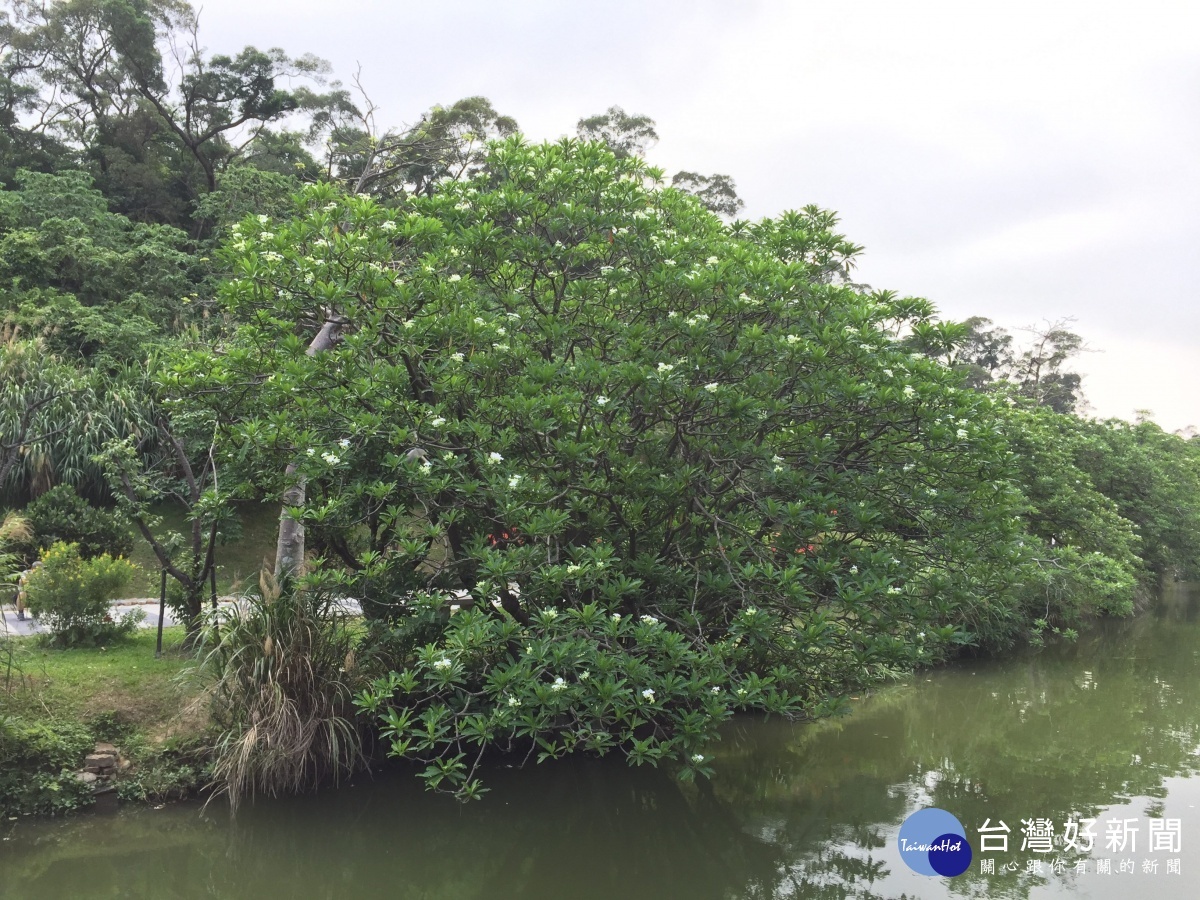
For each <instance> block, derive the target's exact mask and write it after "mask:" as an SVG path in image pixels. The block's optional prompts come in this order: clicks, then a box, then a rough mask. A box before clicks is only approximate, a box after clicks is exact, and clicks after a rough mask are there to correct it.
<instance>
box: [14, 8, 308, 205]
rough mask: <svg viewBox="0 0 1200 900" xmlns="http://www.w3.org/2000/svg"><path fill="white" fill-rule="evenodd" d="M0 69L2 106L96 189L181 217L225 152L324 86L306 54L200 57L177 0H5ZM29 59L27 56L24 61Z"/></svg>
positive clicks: (247, 145)
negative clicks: (63, 154)
mask: <svg viewBox="0 0 1200 900" xmlns="http://www.w3.org/2000/svg"><path fill="white" fill-rule="evenodd" d="M10 3H11V9H12V12H11V13H10V14H9V15H8V16H7V18H6V20H5V21H6V23H7V24H6V31H7V34H8V40H7V46H8V47H9V48H10V49H9V51H8V52H7V53H6V54H5V56H4V58H3V61H4V71H5V77H6V78H7V83H9V84H10V85H14V86H19V88H20V91H19V92H18V91H17V88H16V87H13V88H12V89H11V90H10V94H11V95H12V98H13V99H12V101H11V102H12V103H13V104H20V105H21V106H22V107H23V108H24V109H25V111H26V112H25V115H26V117H27V118H30V119H31V120H32V121H36V122H37V123H38V128H39V129H40V131H42V132H45V133H47V134H50V135H53V136H54V137H56V138H57V139H58V140H60V141H62V142H64V143H65V144H67V145H68V146H70V147H72V148H74V149H75V150H76V152H78V153H80V154H81V155H82V156H83V157H84V158H86V159H88V160H90V161H91V163H92V164H93V165H95V166H96V169H97V176H98V180H99V182H100V184H101V187H102V188H104V189H105V191H106V193H108V194H109V195H110V196H111V197H115V198H117V199H118V200H119V201H120V203H119V208H121V209H123V211H125V212H127V213H129V214H130V215H133V216H136V217H138V218H146V219H152V220H153V219H158V220H162V221H174V222H179V221H183V220H184V219H186V217H187V215H188V211H189V207H190V204H191V202H192V201H193V200H194V199H195V198H196V197H197V196H199V195H200V194H203V193H205V192H208V191H212V190H214V189H215V188H216V186H217V180H218V176H219V173H220V172H221V170H222V169H223V167H224V166H226V165H227V164H228V163H229V162H230V161H231V160H235V159H238V158H242V157H245V156H247V155H248V154H249V152H250V150H251V148H252V147H253V146H254V145H255V142H256V141H257V140H258V139H259V138H261V137H262V136H263V135H264V134H266V133H267V131H268V130H269V126H272V125H277V124H279V123H281V122H283V120H284V119H285V118H286V117H288V116H289V115H291V114H292V113H295V112H298V111H301V110H302V108H303V107H305V106H307V105H313V104H318V105H319V102H320V98H321V97H322V95H319V94H315V93H313V92H312V91H297V90H288V89H285V88H284V87H283V86H282V82H283V81H284V79H290V78H295V77H301V78H305V79H308V80H313V81H318V82H319V81H321V80H322V78H323V76H324V74H325V73H326V72H327V71H328V65H327V64H326V63H325V62H323V61H322V60H319V59H317V58H315V57H313V56H301V57H295V58H293V57H289V56H288V55H287V54H286V53H285V52H284V51H283V50H280V49H278V48H273V49H270V50H260V49H258V48H256V47H246V48H245V49H243V50H242V51H241V52H239V53H238V54H236V55H233V56H230V55H224V54H208V53H207V52H206V51H205V50H204V49H203V47H202V46H201V44H200V38H199V20H198V18H197V15H196V12H195V10H194V9H193V8H192V7H191V6H190V5H189V4H188V3H186V2H184V0H65V2H61V3H55V4H41V3H36V2H32V0H10ZM32 60H36V61H37V64H36V65H33V64H32V63H31V61H32Z"/></svg>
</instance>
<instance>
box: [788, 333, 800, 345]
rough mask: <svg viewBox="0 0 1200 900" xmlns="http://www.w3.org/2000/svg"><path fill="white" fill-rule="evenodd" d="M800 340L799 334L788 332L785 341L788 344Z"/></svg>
mask: <svg viewBox="0 0 1200 900" xmlns="http://www.w3.org/2000/svg"><path fill="white" fill-rule="evenodd" d="M800 340H801V338H800V336H799V335H796V334H789V335H788V336H787V342H788V343H789V344H796V343H799V342H800Z"/></svg>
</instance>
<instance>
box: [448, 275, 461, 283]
mask: <svg viewBox="0 0 1200 900" xmlns="http://www.w3.org/2000/svg"><path fill="white" fill-rule="evenodd" d="M450 281H462V276H461V275H458V274H455V275H451V276H450Z"/></svg>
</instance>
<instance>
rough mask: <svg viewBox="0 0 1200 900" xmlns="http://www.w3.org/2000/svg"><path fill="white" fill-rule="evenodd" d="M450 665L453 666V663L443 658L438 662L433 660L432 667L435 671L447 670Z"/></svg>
mask: <svg viewBox="0 0 1200 900" xmlns="http://www.w3.org/2000/svg"><path fill="white" fill-rule="evenodd" d="M451 665H453V663H451V662H450V660H448V659H447V658H446V657H444V656H443V657H442V658H441V659H439V660H435V661H434V663H433V667H434V668H435V669H448V668H450V666H451Z"/></svg>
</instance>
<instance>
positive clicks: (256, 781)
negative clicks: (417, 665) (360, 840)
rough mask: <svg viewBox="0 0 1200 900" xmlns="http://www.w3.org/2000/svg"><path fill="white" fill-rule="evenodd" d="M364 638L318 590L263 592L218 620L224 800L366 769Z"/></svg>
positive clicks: (212, 642)
mask: <svg viewBox="0 0 1200 900" xmlns="http://www.w3.org/2000/svg"><path fill="white" fill-rule="evenodd" d="M354 646H355V634H354V631H353V629H352V627H351V623H350V622H349V620H348V618H347V616H346V614H345V613H344V612H343V611H342V610H341V608H340V607H339V606H338V604H337V603H336V601H335V600H334V598H333V597H332V596H331V595H330V594H329V593H327V592H326V591H323V590H321V589H319V587H314V586H311V585H296V586H294V587H293V586H292V585H290V584H288V585H285V589H283V590H281V589H280V587H279V586H278V585H276V584H275V582H274V580H273V579H272V578H271V577H270V575H269V574H267V573H266V572H265V571H264V573H263V575H262V579H261V582H260V591H259V592H257V593H251V594H247V595H246V596H244V597H243V598H242V599H241V600H240V601H239V603H238V604H236V605H234V606H233V607H232V608H230V610H229V611H228V612H224V611H223V612H222V613H221V614H220V616H219V618H218V617H217V616H216V615H215V614H214V617H213V618H212V620H211V621H210V623H209V627H208V628H207V629H206V630H205V632H204V644H203V645H202V650H201V652H202V654H203V656H202V660H201V665H200V670H201V672H202V673H204V674H205V675H207V677H208V678H209V679H210V680H211V686H210V688H209V693H210V697H211V707H210V708H211V711H212V718H213V721H214V722H215V723H216V724H217V726H218V727H219V728H221V729H222V731H221V734H220V736H219V737H218V738H217V741H216V744H215V746H214V747H213V751H212V756H213V759H212V779H213V784H214V786H215V788H216V791H217V793H218V794H224V795H226V796H227V797H228V798H229V802H230V804H231V806H232V808H233V809H234V810H235V811H236V809H237V806H238V804H239V803H240V802H241V801H242V800H244V799H245V798H247V797H254V796H255V795H257V794H260V793H262V794H266V795H268V796H277V795H279V794H281V793H299V792H302V791H305V790H310V789H313V788H316V787H317V786H319V785H320V784H322V783H324V782H326V781H329V780H332V781H334V782H337V781H338V780H340V779H341V778H342V777H344V776H346V775H349V774H351V773H353V772H354V771H356V770H358V769H359V768H361V767H362V766H364V765H365V763H366V758H365V756H364V755H363V742H362V734H361V731H360V723H359V722H357V721H356V720H355V710H354V706H353V702H352V699H353V696H354V693H355V691H357V690H358V689H359V688H360V687H361V686H362V684H363V682H364V674H363V672H362V671H361V670H360V668H359V666H358V664H357V662H356V657H355V650H354Z"/></svg>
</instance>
